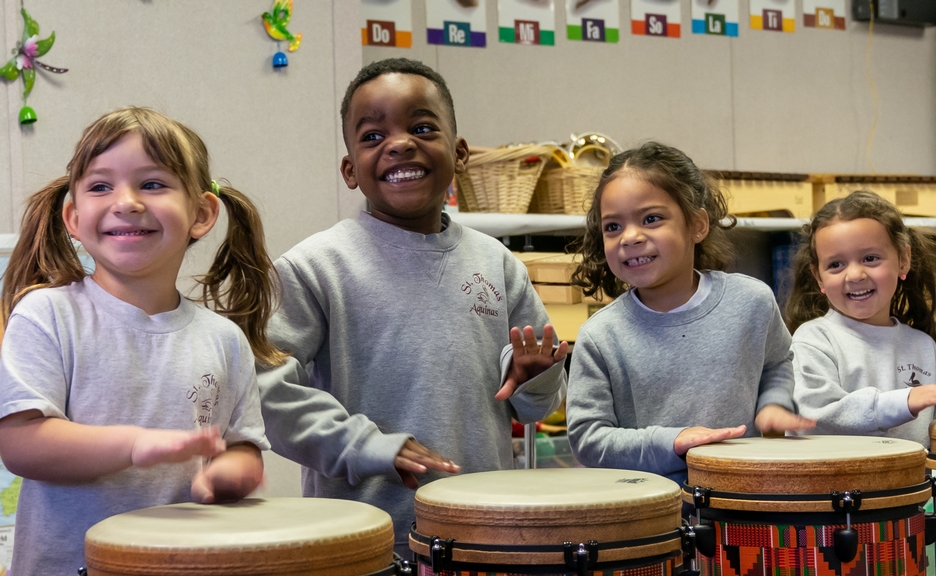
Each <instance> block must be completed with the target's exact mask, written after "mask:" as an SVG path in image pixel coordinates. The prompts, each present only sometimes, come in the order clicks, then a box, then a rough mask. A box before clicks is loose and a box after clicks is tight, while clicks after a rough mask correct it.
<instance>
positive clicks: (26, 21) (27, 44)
mask: <svg viewBox="0 0 936 576" xmlns="http://www.w3.org/2000/svg"><path fill="white" fill-rule="evenodd" d="M20 13H22V15H23V39H22V40H21V41H19V42H17V43H16V48H14V49H13V50H12V53H13V58H12V59H10V61H9V62H7V63H6V64H5V65H4V66H3V67H0V76H3V78H4V79H6V80H9V81H10V82H13V81H15V80H16V79H17V78H19V77H20V76H22V77H23V108H22V109H21V110H20V113H19V121H20V124H32V123H33V122H35V121H36V119H37V118H36V112H35V110H33V109H32V108H30V107H29V106H27V105H26V98H27V97H28V96H29V93H30V92H32V89H33V84H35V83H36V68H37V67H38V68H42V69H43V70H46V71H47V72H52V73H54V74H64V73H65V72H68V69H67V68H55V67H54V66H49V65H48V64H43V63H42V62H40V61H39V60H37V58H39V57H40V56H44V55H45V54H46V52H48V51H49V50H50V49H51V48H52V45H53V44H55V32H53V33H52V34H50V35H49V37H48V38H45V39H43V40H40V39H39V23H38V22H36V21H35V20H33V19H32V17H30V15H29V12H27V11H26V10H25V9H21V10H20Z"/></svg>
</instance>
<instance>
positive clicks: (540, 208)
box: [529, 147, 572, 214]
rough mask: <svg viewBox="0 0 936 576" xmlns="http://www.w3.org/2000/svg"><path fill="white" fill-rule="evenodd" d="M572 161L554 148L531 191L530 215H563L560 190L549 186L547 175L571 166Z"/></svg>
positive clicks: (563, 207)
mask: <svg viewBox="0 0 936 576" xmlns="http://www.w3.org/2000/svg"><path fill="white" fill-rule="evenodd" d="M571 165H572V159H571V158H569V154H568V153H567V152H566V151H565V150H563V149H562V148H558V147H557V148H554V149H553V153H552V156H551V157H550V158H549V160H548V161H547V162H546V166H545V167H544V168H543V173H542V175H540V179H539V181H538V182H537V183H536V189H535V190H534V191H533V200H532V201H530V210H529V211H530V213H531V214H565V203H564V201H563V199H562V188H560V187H556V186H550V185H549V180H548V179H547V175H548V174H550V173H553V172H556V171H557V170H559V169H561V168H564V167H567V166H571Z"/></svg>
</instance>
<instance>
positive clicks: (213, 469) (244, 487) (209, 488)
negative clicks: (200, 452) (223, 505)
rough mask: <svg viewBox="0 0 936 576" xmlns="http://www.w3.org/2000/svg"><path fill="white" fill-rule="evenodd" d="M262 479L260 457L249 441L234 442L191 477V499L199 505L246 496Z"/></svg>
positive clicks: (261, 460)
mask: <svg viewBox="0 0 936 576" xmlns="http://www.w3.org/2000/svg"><path fill="white" fill-rule="evenodd" d="M261 482H263V458H262V457H261V456H260V450H259V449H258V448H257V447H256V446H254V445H253V444H237V445H235V446H231V447H230V448H228V449H227V450H226V451H225V452H224V453H223V454H221V455H220V456H218V457H217V458H214V459H213V460H212V461H211V462H209V463H208V464H207V465H206V466H205V467H204V469H202V470H200V471H199V472H198V474H196V475H195V478H193V479H192V500H194V501H195V502H201V503H202V504H212V503H215V502H231V501H235V500H241V499H243V498H246V497H247V496H248V495H249V494H250V493H251V492H253V491H254V490H256V489H257V486H259V485H260V483H261Z"/></svg>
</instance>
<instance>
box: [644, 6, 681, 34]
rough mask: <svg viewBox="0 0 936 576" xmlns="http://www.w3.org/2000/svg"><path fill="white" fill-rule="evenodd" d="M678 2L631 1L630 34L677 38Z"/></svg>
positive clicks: (679, 18) (679, 16) (679, 17)
mask: <svg viewBox="0 0 936 576" xmlns="http://www.w3.org/2000/svg"><path fill="white" fill-rule="evenodd" d="M679 4H680V3H679V0H631V33H632V34H635V35H637V36H669V37H670V38H679V26H680V24H679V22H680V20H681V19H682V10H681V9H680V6H679Z"/></svg>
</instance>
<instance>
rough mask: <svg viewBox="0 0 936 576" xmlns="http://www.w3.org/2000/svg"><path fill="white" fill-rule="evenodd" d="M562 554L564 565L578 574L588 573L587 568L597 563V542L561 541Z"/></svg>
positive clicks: (583, 575) (581, 575)
mask: <svg viewBox="0 0 936 576" xmlns="http://www.w3.org/2000/svg"><path fill="white" fill-rule="evenodd" d="M562 546H563V548H564V552H563V555H564V556H565V563H566V566H568V567H569V568H572V569H574V570H575V571H576V572H577V573H578V575H579V576H585V575H586V574H588V568H589V567H590V566H594V565H595V564H597V563H598V542H597V541H595V540H589V541H588V544H581V543H580V544H578V545H576V544H573V543H572V542H568V541H567V542H563V543H562Z"/></svg>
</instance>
